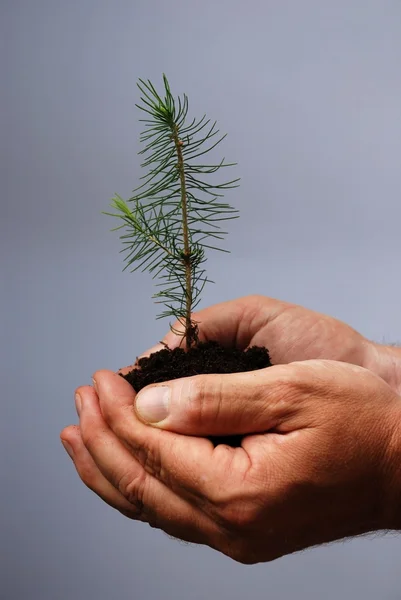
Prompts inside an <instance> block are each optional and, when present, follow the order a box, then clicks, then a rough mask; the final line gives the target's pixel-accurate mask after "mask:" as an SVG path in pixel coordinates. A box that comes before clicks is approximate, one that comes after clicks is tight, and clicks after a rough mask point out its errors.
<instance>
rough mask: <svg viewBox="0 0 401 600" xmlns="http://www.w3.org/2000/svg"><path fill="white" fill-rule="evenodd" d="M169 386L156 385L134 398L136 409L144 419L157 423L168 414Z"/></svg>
mask: <svg viewBox="0 0 401 600" xmlns="http://www.w3.org/2000/svg"><path fill="white" fill-rule="evenodd" d="M169 400H170V388H169V387H168V386H166V385H158V386H155V387H152V388H149V389H147V390H144V391H143V392H139V394H138V396H137V398H136V410H137V412H138V413H139V415H140V416H141V417H142V419H143V420H144V421H148V423H159V421H163V420H164V419H165V418H166V417H167V416H168V408H169Z"/></svg>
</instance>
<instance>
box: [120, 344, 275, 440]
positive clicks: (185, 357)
mask: <svg viewBox="0 0 401 600" xmlns="http://www.w3.org/2000/svg"><path fill="white" fill-rule="evenodd" d="M270 366H272V363H271V362H270V357H269V352H268V350H267V349H266V348H261V347H259V346H253V347H251V348H248V349H247V350H237V349H236V348H224V347H223V346H221V345H220V344H219V343H218V342H199V343H198V344H197V345H196V346H194V347H193V348H191V349H190V350H188V351H185V350H184V349H182V348H175V349H174V350H170V349H169V348H165V349H163V350H159V352H155V353H154V354H151V355H150V356H148V357H144V358H140V359H139V360H138V361H137V363H136V365H135V368H134V369H133V370H132V371H130V373H128V374H126V375H122V377H124V379H126V380H127V381H128V382H129V383H130V384H131V385H132V387H133V388H134V390H135V391H136V392H139V390H141V389H142V388H144V387H145V386H147V385H149V384H151V383H162V382H163V381H169V380H172V379H179V378H181V377H190V376H191V375H204V374H208V373H211V374H218V373H243V372H245V371H257V370H258V369H264V368H266V367H270ZM242 437H243V436H241V435H235V436H225V437H222V436H219V437H213V438H210V439H211V440H212V441H213V443H214V444H215V446H217V445H218V444H228V445H230V446H234V447H237V446H240V445H241V440H242Z"/></svg>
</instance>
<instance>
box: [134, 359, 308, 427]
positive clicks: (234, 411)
mask: <svg viewBox="0 0 401 600" xmlns="http://www.w3.org/2000/svg"><path fill="white" fill-rule="evenodd" d="M295 378H296V375H295V373H294V368H288V367H286V366H275V367H269V368H268V369H261V370H259V371H254V372H247V373H234V374H225V375H198V376H195V377H185V378H182V379H177V380H174V381H169V382H165V383H162V384H157V385H151V386H148V387H146V388H144V389H143V390H141V391H140V393H139V394H138V395H137V397H136V398H135V409H136V412H137V414H138V415H139V416H140V418H141V419H142V420H143V421H145V422H148V423H151V424H152V425H153V426H154V427H158V428H162V429H167V430H169V431H175V432H177V433H181V434H186V435H198V436H224V435H236V434H240V435H247V434H254V433H263V432H267V431H270V430H272V429H278V428H279V427H280V425H281V424H282V422H283V421H284V420H285V419H287V418H288V416H289V414H290V413H292V412H294V411H297V410H298V408H299V407H298V406H297V404H296V403H293V402H292V399H293V392H294V380H295Z"/></svg>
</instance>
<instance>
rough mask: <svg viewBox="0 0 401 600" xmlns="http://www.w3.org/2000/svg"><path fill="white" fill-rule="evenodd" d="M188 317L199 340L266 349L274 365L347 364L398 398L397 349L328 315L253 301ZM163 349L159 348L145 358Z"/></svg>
mask: <svg viewBox="0 0 401 600" xmlns="http://www.w3.org/2000/svg"><path fill="white" fill-rule="evenodd" d="M193 317H194V319H195V320H196V321H199V330H200V335H199V337H200V340H203V341H206V340H216V341H218V342H220V343H221V344H223V345H224V346H235V347H237V348H246V347H247V346H253V345H257V346H265V347H267V348H268V350H269V353H270V357H271V360H272V363H273V364H275V365H277V364H283V363H290V362H293V361H298V360H307V359H312V358H313V359H316V358H324V359H331V360H336V361H342V362H347V363H352V364H355V365H359V366H363V367H366V368H368V369H369V370H371V371H373V372H374V373H377V374H378V375H380V376H381V377H382V378H383V379H384V380H385V381H387V383H388V384H389V385H390V386H391V387H393V389H394V390H395V391H398V392H399V393H401V349H395V348H391V347H385V346H381V345H379V344H375V343H374V342H371V341H369V340H367V339H366V338H364V337H363V336H362V335H361V334H360V333H358V332H357V331H355V330H354V329H352V327H350V326H349V325H346V324H345V323H343V322H342V321H339V320H337V319H334V318H332V317H329V316H327V315H324V314H321V313H318V312H314V311H312V310H308V309H306V308H303V307H301V306H298V305H296V304H290V303H288V302H282V301H280V300H275V299H273V298H267V297H265V296H258V295H254V296H246V297H244V298H240V299H237V300H232V301H229V302H223V303H221V304H217V305H215V306H212V307H210V308H206V309H204V310H201V311H199V312H197V313H195V314H194V315H193ZM173 329H175V330H177V331H181V330H182V326H181V325H180V323H178V322H176V323H175V324H174V326H173ZM181 339H182V338H181V337H180V336H179V335H176V334H174V333H172V332H169V333H168V334H167V335H166V336H165V338H164V339H163V343H164V344H167V345H168V346H169V347H170V348H175V347H176V346H178V345H179V344H180V342H181ZM162 347H163V345H161V344H158V345H157V346H155V347H153V348H152V349H150V350H148V351H147V352H146V353H145V354H144V355H147V354H150V353H151V352H155V351H157V350H160V349H161V348H162ZM130 369H132V367H128V368H127V369H123V370H122V372H127V371H129V370H130Z"/></svg>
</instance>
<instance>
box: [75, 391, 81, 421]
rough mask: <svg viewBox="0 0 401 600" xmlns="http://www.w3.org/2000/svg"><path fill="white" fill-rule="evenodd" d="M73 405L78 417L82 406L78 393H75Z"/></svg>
mask: <svg viewBox="0 0 401 600" xmlns="http://www.w3.org/2000/svg"><path fill="white" fill-rule="evenodd" d="M75 406H76V409H77V413H78V417H79V416H80V414H81V408H82V399H81V396H80V395H79V394H75Z"/></svg>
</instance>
